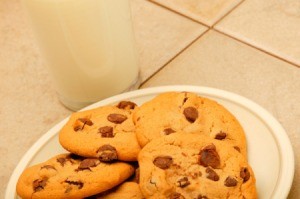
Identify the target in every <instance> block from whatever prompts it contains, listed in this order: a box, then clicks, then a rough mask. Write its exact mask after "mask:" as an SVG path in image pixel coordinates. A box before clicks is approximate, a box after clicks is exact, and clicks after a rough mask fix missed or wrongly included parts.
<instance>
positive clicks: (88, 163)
mask: <svg viewBox="0 0 300 199" xmlns="http://www.w3.org/2000/svg"><path fill="white" fill-rule="evenodd" d="M98 164H99V160H98V159H93V158H87V159H84V160H83V161H82V162H81V163H80V165H79V166H78V170H85V169H88V170H91V169H90V167H96V166H97V165H98Z"/></svg>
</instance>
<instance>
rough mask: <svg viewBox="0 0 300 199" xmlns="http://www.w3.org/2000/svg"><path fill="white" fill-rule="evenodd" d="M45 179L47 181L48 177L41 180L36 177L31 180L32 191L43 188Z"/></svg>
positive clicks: (45, 182)
mask: <svg viewBox="0 0 300 199" xmlns="http://www.w3.org/2000/svg"><path fill="white" fill-rule="evenodd" d="M47 181H48V179H42V180H41V179H37V180H35V181H33V183H32V186H33V190H34V192H38V191H41V190H43V189H44V188H45V186H46V184H47Z"/></svg>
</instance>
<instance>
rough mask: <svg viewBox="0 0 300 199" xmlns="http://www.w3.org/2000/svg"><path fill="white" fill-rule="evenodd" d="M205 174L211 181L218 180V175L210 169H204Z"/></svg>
mask: <svg viewBox="0 0 300 199" xmlns="http://www.w3.org/2000/svg"><path fill="white" fill-rule="evenodd" d="M205 172H206V178H208V179H210V180H213V181H218V180H219V179H220V178H219V176H218V174H217V173H216V172H215V171H214V170H213V169H211V168H209V167H208V168H206V170H205Z"/></svg>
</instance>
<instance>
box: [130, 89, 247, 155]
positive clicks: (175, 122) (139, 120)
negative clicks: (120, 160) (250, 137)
mask: <svg viewBox="0 0 300 199" xmlns="http://www.w3.org/2000/svg"><path fill="white" fill-rule="evenodd" d="M133 120H134V123H135V124H136V135H137V139H138V141H139V143H140V145H141V146H142V147H143V146H145V145H146V144H147V143H148V142H149V141H151V140H153V139H155V138H158V137H161V136H165V135H169V134H171V133H174V132H176V131H184V132H188V133H189V132H197V133H199V134H206V135H209V136H210V137H211V138H214V139H216V140H219V141H221V142H224V141H226V142H229V143H231V144H232V147H234V148H235V149H236V150H239V151H241V153H242V154H243V155H245V157H246V154H247V147H246V138H245V134H244V131H243V128H242V127H241V125H240V124H239V122H238V121H237V119H236V118H235V117H234V116H233V115H232V114H231V113H230V112H229V111H228V110H227V109H225V108H224V107H223V106H221V105H220V104H218V103H217V102H215V101H213V100H210V99H207V98H203V97H199V96H197V95H196V94H194V93H188V92H181V93H178V92H169V93H163V94H160V95H158V96H156V97H155V98H154V99H152V100H150V101H148V102H146V103H144V104H143V105H142V106H140V107H139V108H137V110H136V111H135V113H134V114H133Z"/></svg>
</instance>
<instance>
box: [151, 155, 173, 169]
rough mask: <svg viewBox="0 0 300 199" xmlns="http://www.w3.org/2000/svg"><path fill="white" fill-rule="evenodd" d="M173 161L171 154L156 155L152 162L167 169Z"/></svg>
mask: <svg viewBox="0 0 300 199" xmlns="http://www.w3.org/2000/svg"><path fill="white" fill-rule="evenodd" d="M172 163H173V158H172V157H171V156H158V157H156V158H155V159H154V161H153V164H154V165H155V166H157V167H158V168H161V169H168V168H169V167H170V166H171V164H172Z"/></svg>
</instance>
